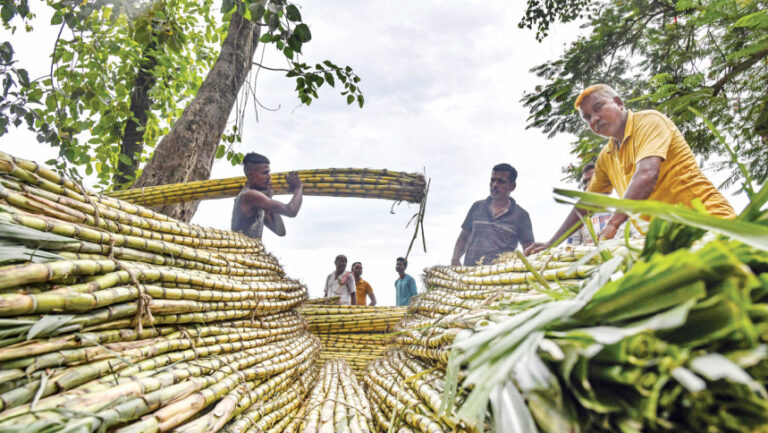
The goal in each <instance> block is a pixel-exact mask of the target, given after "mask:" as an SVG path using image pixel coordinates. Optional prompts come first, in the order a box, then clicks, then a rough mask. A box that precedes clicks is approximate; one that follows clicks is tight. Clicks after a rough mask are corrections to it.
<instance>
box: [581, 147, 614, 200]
mask: <svg viewBox="0 0 768 433" xmlns="http://www.w3.org/2000/svg"><path fill="white" fill-rule="evenodd" d="M602 159H603V152H600V155H599V156H598V157H597V163H596V164H595V174H593V175H592V180H591V181H590V182H589V187H587V191H588V192H596V193H599V194H610V193H611V191H613V184H612V183H611V179H610V178H609V177H608V173H607V172H606V170H605V162H604V161H603V163H602V164H601V160H602Z"/></svg>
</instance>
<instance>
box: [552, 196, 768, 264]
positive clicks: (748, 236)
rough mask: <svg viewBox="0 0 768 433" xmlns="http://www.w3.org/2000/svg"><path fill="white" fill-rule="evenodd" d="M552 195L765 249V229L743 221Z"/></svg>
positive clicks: (641, 203)
mask: <svg viewBox="0 0 768 433" xmlns="http://www.w3.org/2000/svg"><path fill="white" fill-rule="evenodd" d="M555 194H558V195H561V196H564V197H568V198H578V199H579V200H578V202H577V203H574V204H575V205H577V206H582V205H586V206H600V207H603V208H611V209H615V210H617V211H620V212H629V213H633V214H646V215H649V216H652V217H655V218H661V219H664V220H667V221H674V222H678V223H683V224H686V225H689V226H691V227H697V228H700V229H703V230H709V231H711V232H713V233H717V234H721V235H723V236H727V237H730V238H732V239H736V240H738V241H741V242H743V243H745V244H747V245H750V246H752V247H755V248H759V249H761V250H768V227H765V226H762V225H759V224H753V223H749V222H747V221H743V220H739V219H737V220H726V219H722V218H718V217H715V216H711V215H707V214H704V213H701V212H698V211H696V210H693V209H688V208H686V207H682V206H673V205H669V204H666V203H661V202H657V201H652V200H622V199H616V198H612V197H608V196H605V195H602V194H592V193H587V192H581V191H571V190H565V189H555Z"/></svg>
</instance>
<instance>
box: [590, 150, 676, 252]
mask: <svg viewBox="0 0 768 433" xmlns="http://www.w3.org/2000/svg"><path fill="white" fill-rule="evenodd" d="M662 161H663V160H662V159H661V158H660V157H658V156H649V157H647V158H643V159H641V160H640V161H638V162H637V168H636V169H635V174H633V175H632V179H631V180H630V181H629V186H627V191H626V192H625V193H624V197H623V198H625V199H630V200H645V199H647V198H648V197H650V195H651V193H652V192H653V190H654V189H655V188H656V182H658V180H659V171H660V170H661V162H662ZM627 218H628V217H627V215H626V214H623V213H615V214H613V216H612V217H611V219H609V220H608V222H607V223H606V224H605V227H603V230H602V231H601V232H600V238H601V239H613V237H614V236H616V231H617V230H618V229H619V226H621V225H622V224H623V223H624V221H626V220H627Z"/></svg>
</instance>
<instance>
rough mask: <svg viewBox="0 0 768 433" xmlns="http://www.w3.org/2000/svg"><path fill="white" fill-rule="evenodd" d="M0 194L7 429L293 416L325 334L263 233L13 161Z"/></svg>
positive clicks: (265, 424)
mask: <svg viewBox="0 0 768 433" xmlns="http://www.w3.org/2000/svg"><path fill="white" fill-rule="evenodd" d="M0 199H1V200H0V250H2V251H3V254H2V256H3V257H10V259H8V260H6V262H7V263H8V264H5V265H4V266H0V430H2V431H24V432H37V431H39V432H43V431H45V432H58V431H62V432H63V431H68V432H97V431H120V432H145V431H170V430H175V431H183V432H204V431H220V430H228V431H238V432H245V431H274V432H278V431H282V430H283V429H284V428H285V426H286V425H287V424H288V423H289V422H290V420H291V419H292V418H293V415H294V414H295V413H296V412H298V410H299V406H300V404H301V402H302V400H303V398H304V396H305V395H306V393H307V392H308V390H309V389H310V388H311V386H312V385H313V383H314V381H315V377H316V376H317V370H316V367H314V364H315V362H316V359H317V357H318V353H319V351H320V347H321V343H320V341H319V340H318V339H317V338H316V337H314V336H312V335H311V334H310V333H309V332H307V330H306V327H307V325H306V322H305V321H304V319H303V318H302V317H301V316H300V315H299V314H298V313H297V311H296V307H297V306H298V305H299V304H300V303H301V302H302V301H303V300H304V299H305V297H306V295H305V287H304V286H302V285H301V284H300V283H298V282H297V281H295V280H292V279H290V278H288V277H287V276H286V275H285V274H284V272H283V270H282V268H281V267H280V264H279V263H278V262H277V260H276V259H275V258H274V257H272V256H271V255H269V254H268V253H266V252H265V251H264V249H263V247H262V245H261V242H260V241H259V240H255V239H249V238H246V237H244V236H242V235H240V234H236V233H232V232H228V231H223V230H214V229H207V228H203V227H199V226H194V225H190V224H185V223H183V222H180V221H176V220H172V219H170V218H168V217H166V216H164V215H161V214H157V213H155V212H152V211H150V210H148V209H145V208H141V207H138V206H135V205H132V204H130V203H127V202H122V201H119V200H116V199H113V198H110V197H107V196H104V195H100V194H96V193H93V192H89V191H85V190H84V189H83V188H81V187H80V186H79V185H76V184H74V183H72V182H70V181H67V180H66V179H63V178H61V177H60V176H59V175H57V174H56V173H54V172H52V171H50V170H47V169H45V168H44V167H40V166H38V165H37V164H35V163H33V162H30V161H24V160H20V159H16V158H13V157H11V156H8V155H5V154H0ZM22 248H23V249H24V250H23V251H22ZM9 251H10V253H9ZM14 254H15V256H13V255H14Z"/></svg>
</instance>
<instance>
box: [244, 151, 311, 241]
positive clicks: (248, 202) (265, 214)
mask: <svg viewBox="0 0 768 433" xmlns="http://www.w3.org/2000/svg"><path fill="white" fill-rule="evenodd" d="M243 171H244V172H245V177H246V178H247V179H248V181H247V183H246V185H245V188H243V190H242V191H240V194H238V195H237V197H236V198H235V205H234V208H233V209H232V231H233V232H240V233H243V234H245V235H246V236H249V237H252V238H260V237H261V235H262V232H263V231H264V226H265V225H266V226H267V227H269V229H270V230H272V231H273V232H274V233H275V234H276V235H278V236H285V225H284V224H283V218H282V216H281V215H284V216H287V217H291V218H293V217H295V216H296V214H298V213H299V209H300V208H301V198H302V194H303V191H304V186H303V185H302V183H301V179H299V175H298V174H297V173H296V172H295V171H292V172H290V173H288V175H287V176H286V181H287V182H288V186H290V188H291V192H292V193H293V197H291V200H290V201H289V202H288V204H285V203H281V202H279V201H277V200H273V199H272V179H271V178H270V175H269V159H267V157H266V156H264V155H259V154H258V153H254V152H251V153H249V154H247V155H245V159H243Z"/></svg>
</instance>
